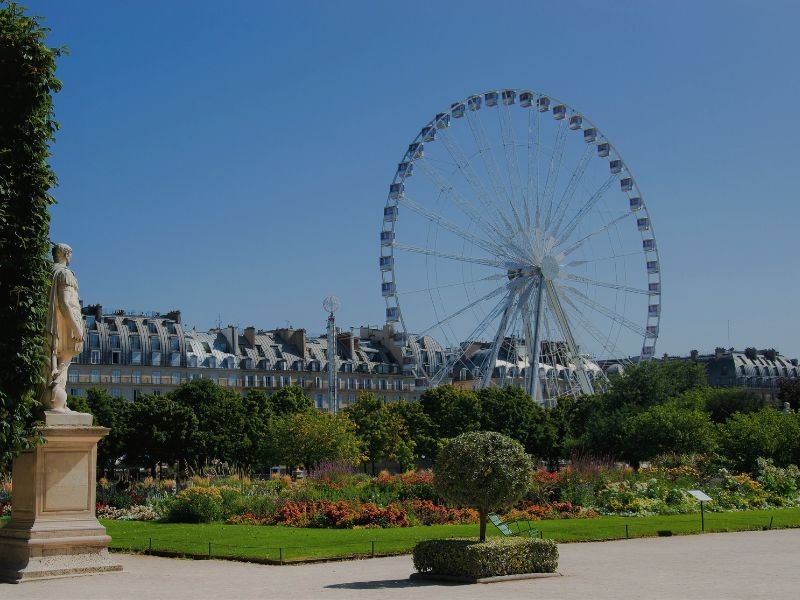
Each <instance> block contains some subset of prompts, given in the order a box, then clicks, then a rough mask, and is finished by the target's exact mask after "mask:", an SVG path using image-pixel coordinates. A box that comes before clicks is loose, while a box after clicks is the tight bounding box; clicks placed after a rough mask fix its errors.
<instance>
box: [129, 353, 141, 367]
mask: <svg viewBox="0 0 800 600" xmlns="http://www.w3.org/2000/svg"><path fill="white" fill-rule="evenodd" d="M131 364H132V365H140V364H142V352H141V350H134V351H133V352H131Z"/></svg>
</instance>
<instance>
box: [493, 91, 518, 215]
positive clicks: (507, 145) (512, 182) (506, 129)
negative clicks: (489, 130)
mask: <svg viewBox="0 0 800 600" xmlns="http://www.w3.org/2000/svg"><path fill="white" fill-rule="evenodd" d="M509 111H510V108H509V106H508V105H506V104H503V105H502V106H501V108H500V111H499V112H498V113H497V114H498V117H499V119H500V136H501V138H502V140H503V151H504V153H505V156H506V164H507V165H508V184H509V187H510V188H511V198H510V200H509V202H510V204H511V211H512V212H513V214H514V219H515V221H516V222H517V224H518V226H519V229H520V231H525V226H524V225H523V223H522V222H523V217H524V215H525V210H524V209H525V196H524V192H523V190H522V175H521V174H520V171H519V158H518V157H517V143H516V140H515V139H514V128H513V127H512V126H511V115H510V113H509Z"/></svg>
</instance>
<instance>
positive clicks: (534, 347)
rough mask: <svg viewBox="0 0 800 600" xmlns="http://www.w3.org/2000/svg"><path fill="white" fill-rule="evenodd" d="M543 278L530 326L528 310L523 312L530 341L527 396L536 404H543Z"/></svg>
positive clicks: (540, 281) (539, 283)
mask: <svg viewBox="0 0 800 600" xmlns="http://www.w3.org/2000/svg"><path fill="white" fill-rule="evenodd" d="M544 293H545V291H544V277H539V282H538V284H537V286H536V308H535V313H534V315H535V316H534V321H533V324H531V315H530V312H529V311H528V310H525V314H524V317H523V318H524V319H525V330H526V331H525V335H526V337H527V339H528V340H530V344H531V346H530V348H529V349H528V357H529V363H528V381H527V383H528V390H527V391H528V394H529V395H530V397H531V398H533V401H534V402H536V403H538V404H544V398H542V397H541V395H542V385H541V383H540V382H539V355H540V353H541V342H540V337H541V335H540V334H541V326H542V296H544ZM526 309H527V306H526Z"/></svg>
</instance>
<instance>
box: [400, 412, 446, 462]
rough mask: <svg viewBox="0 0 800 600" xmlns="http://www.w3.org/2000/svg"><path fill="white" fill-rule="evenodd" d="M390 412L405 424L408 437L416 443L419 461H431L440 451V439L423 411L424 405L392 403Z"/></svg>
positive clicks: (415, 447) (415, 448)
mask: <svg viewBox="0 0 800 600" xmlns="http://www.w3.org/2000/svg"><path fill="white" fill-rule="evenodd" d="M388 406H389V411H390V412H391V413H392V414H395V415H397V416H398V417H399V418H401V419H402V420H403V423H405V427H406V429H407V430H408V437H409V439H410V440H411V441H412V442H413V443H414V452H415V455H416V457H417V459H419V460H422V461H423V462H427V461H431V460H432V459H433V458H434V457H435V456H436V454H437V453H438V451H439V447H440V438H438V437H437V434H436V426H435V425H434V424H433V421H432V420H431V418H430V417H429V416H428V415H427V414H426V413H425V411H424V410H423V409H422V404H421V403H420V402H419V401H418V400H415V401H413V402H392V403H391V404H389V405H388Z"/></svg>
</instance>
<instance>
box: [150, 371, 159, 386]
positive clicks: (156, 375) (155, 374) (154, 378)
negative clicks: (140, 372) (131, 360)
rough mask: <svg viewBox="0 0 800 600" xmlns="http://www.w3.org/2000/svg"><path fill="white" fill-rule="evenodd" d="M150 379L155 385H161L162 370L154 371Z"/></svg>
mask: <svg viewBox="0 0 800 600" xmlns="http://www.w3.org/2000/svg"><path fill="white" fill-rule="evenodd" d="M150 379H151V382H152V383H154V384H155V385H161V372H160V371H153V373H152V375H150Z"/></svg>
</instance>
